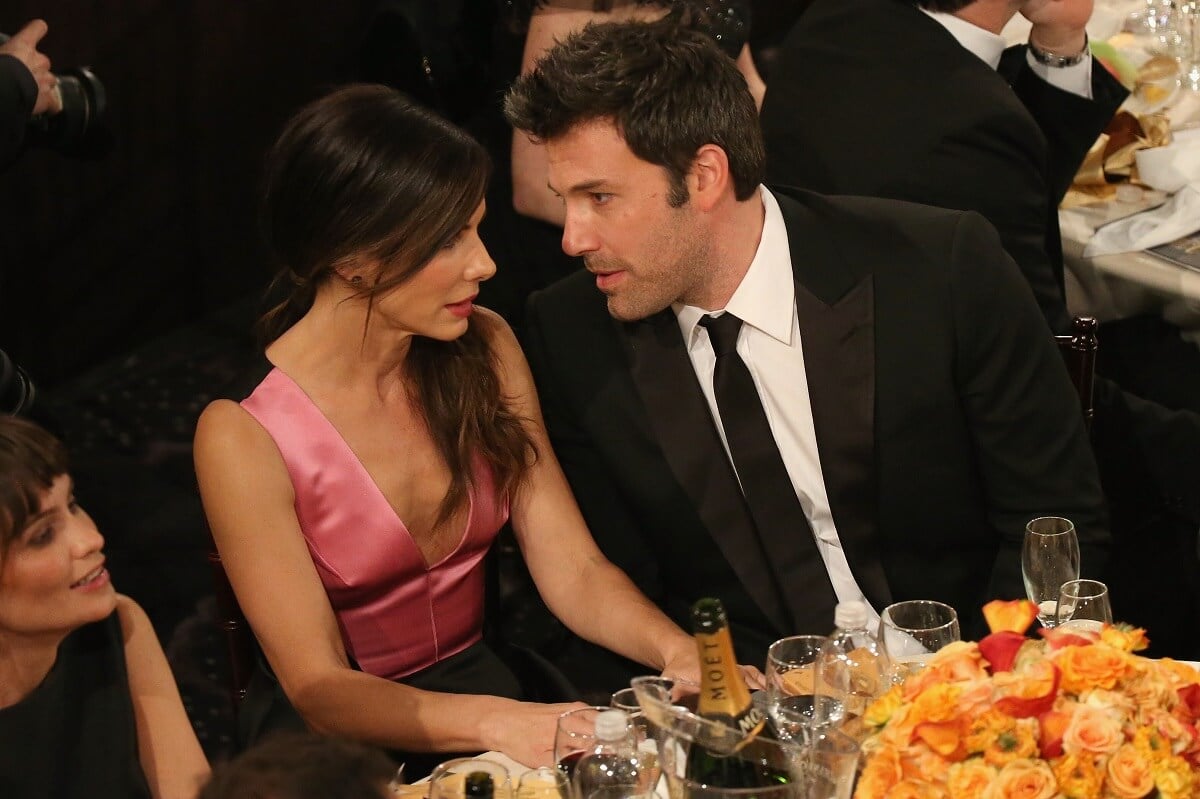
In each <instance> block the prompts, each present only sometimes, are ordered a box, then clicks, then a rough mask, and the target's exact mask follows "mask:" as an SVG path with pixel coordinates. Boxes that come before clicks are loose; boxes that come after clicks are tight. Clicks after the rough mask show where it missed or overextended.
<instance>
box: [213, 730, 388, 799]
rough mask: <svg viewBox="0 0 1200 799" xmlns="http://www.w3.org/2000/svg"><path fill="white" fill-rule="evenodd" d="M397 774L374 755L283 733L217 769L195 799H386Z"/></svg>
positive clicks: (314, 737)
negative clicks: (390, 784)
mask: <svg viewBox="0 0 1200 799" xmlns="http://www.w3.org/2000/svg"><path fill="white" fill-rule="evenodd" d="M395 772H396V765H395V764H394V763H393V762H392V761H391V759H390V758H389V757H387V755H385V754H383V753H382V752H381V751H379V750H378V749H372V748H370V747H368V746H364V745H363V744H358V743H353V742H350V741H341V740H338V739H336V738H323V737H321V736H318V735H315V734H311V733H281V734H279V735H275V736H272V737H271V738H268V739H267V740H266V741H264V742H263V743H261V744H258V745H257V746H255V747H253V748H251V749H248V750H246V751H245V752H243V753H242V754H240V755H238V756H237V757H236V758H234V759H233V760H231V761H230V762H228V763H226V764H224V765H222V766H217V768H216V769H215V770H214V771H213V775H212V779H211V780H209V782H208V784H207V785H205V786H204V788H203V790H201V791H200V795H199V796H198V797H197V799H384V797H386V796H387V795H388V783H389V781H390V780H391V778H392V776H393V775H394V774H395Z"/></svg>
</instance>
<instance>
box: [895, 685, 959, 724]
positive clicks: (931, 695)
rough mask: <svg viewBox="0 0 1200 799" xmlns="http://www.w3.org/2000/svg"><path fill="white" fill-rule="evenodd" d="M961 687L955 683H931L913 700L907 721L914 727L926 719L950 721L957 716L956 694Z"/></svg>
mask: <svg viewBox="0 0 1200 799" xmlns="http://www.w3.org/2000/svg"><path fill="white" fill-rule="evenodd" d="M961 691H962V689H961V688H960V687H959V686H957V685H952V684H949V683H942V684H940V685H931V686H930V687H928V688H926V689H925V690H924V691H922V692H921V693H920V694H919V695H918V696H917V698H916V699H915V700H913V705H912V710H911V711H910V712H909V714H908V721H909V722H910V723H911V724H912V725H913V726H914V727H915V726H917V725H918V724H921V723H922V722H926V721H932V722H943V721H952V720H954V719H955V718H956V717H957V716H958V706H957V705H958V695H959V693H961Z"/></svg>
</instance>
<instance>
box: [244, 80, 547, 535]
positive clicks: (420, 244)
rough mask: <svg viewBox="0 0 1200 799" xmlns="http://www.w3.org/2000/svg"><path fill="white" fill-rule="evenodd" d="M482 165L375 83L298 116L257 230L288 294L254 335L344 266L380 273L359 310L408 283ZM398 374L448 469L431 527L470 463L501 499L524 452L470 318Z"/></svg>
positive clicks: (278, 325) (411, 357) (269, 177)
mask: <svg viewBox="0 0 1200 799" xmlns="http://www.w3.org/2000/svg"><path fill="white" fill-rule="evenodd" d="M490 169H491V167H490V161H489V159H488V156H487V153H486V152H485V151H484V149H483V148H482V147H481V146H480V145H479V144H478V143H477V142H476V141H475V140H474V139H472V138H471V137H470V136H468V135H467V134H466V133H464V132H463V131H461V130H459V129H458V128H457V127H455V126H454V125H452V124H450V123H449V122H446V121H445V120H443V119H441V118H439V117H437V116H436V115H434V114H433V113H431V112H429V111H426V110H425V109H423V108H421V107H419V106H417V105H415V104H414V103H412V102H411V101H410V100H409V99H408V98H406V97H405V96H404V95H403V94H401V93H399V92H397V91H395V90H393V89H389V88H387V87H384V86H375V85H354V86H348V87H345V88H342V89H339V90H338V91H335V92H333V93H332V94H329V95H327V96H325V97H323V98H321V99H320V100H317V101H315V102H313V103H311V104H309V105H308V106H306V107H305V108H303V109H302V110H301V111H300V112H299V113H298V114H296V116H295V117H293V118H292V120H291V121H290V122H289V123H288V124H287V126H286V127H285V129H284V131H283V133H282V134H281V135H280V137H279V140H278V141H277V142H276V143H275V145H274V147H273V148H272V149H271V152H270V154H269V155H268V158H267V165H266V173H265V181H264V189H263V200H262V225H263V234H264V238H265V240H266V243H267V246H268V247H269V249H270V253H271V255H272V257H273V258H274V260H275V261H276V262H277V265H278V267H279V272H278V274H277V276H276V279H275V284H274V285H275V286H276V287H289V289H288V293H287V297H286V299H284V300H283V301H282V302H280V303H279V304H278V305H276V306H275V307H273V308H272V309H271V310H270V311H268V312H267V314H266V315H265V316H264V317H263V318H262V319H261V320H260V322H259V330H260V332H261V333H262V335H263V337H264V339H265V340H266V341H274V340H275V339H276V338H278V337H279V335H280V334H282V333H283V331H285V330H287V329H288V328H289V327H291V326H292V325H293V324H295V322H296V321H297V320H298V319H299V318H300V317H301V316H303V315H304V314H305V313H306V312H307V311H308V309H309V308H311V307H312V304H313V300H314V298H315V296H316V291H317V287H318V286H319V285H320V284H321V283H322V282H324V281H326V280H330V279H333V275H334V269H335V268H336V267H337V266H338V265H340V264H343V263H346V262H348V261H350V260H351V259H354V258H356V257H361V256H364V255H365V256H369V257H371V258H372V259H375V260H376V261H377V262H378V263H381V264H385V265H386V266H385V267H384V269H383V271H382V272H381V273H380V274H379V276H378V278H377V280H376V281H375V283H374V285H371V286H369V287H366V288H364V289H363V290H362V292H361V294H362V296H363V297H365V298H366V299H367V300H368V302H369V303H371V302H374V300H375V298H376V297H378V296H381V295H383V294H385V293H386V292H388V291H390V290H392V289H394V288H395V287H397V286H399V285H401V284H402V283H404V282H405V281H407V280H409V279H411V278H412V277H413V276H414V275H416V274H417V273H418V272H419V271H420V270H421V269H422V268H424V266H425V265H426V264H427V263H428V262H429V261H430V260H431V259H432V258H433V257H434V256H435V255H436V254H437V252H438V250H439V249H440V248H441V247H443V246H445V245H446V244H447V243H449V242H450V241H452V240H453V239H454V237H455V236H457V235H458V234H459V232H460V231H461V230H462V229H463V227H464V226H465V225H466V224H467V222H468V221H469V220H470V218H471V215H472V214H473V213H474V212H475V210H476V208H478V207H479V203H480V202H481V201H482V200H483V196H484V192H485V190H486V188H487V180H488V176H489V173H490ZM369 312H370V310H369V307H368V313H369ZM364 333H365V331H364ZM403 368H404V371H405V377H406V378H408V385H409V392H410V396H411V397H412V398H413V399H414V400H415V404H416V405H417V407H418V408H420V410H421V412H422V414H423V415H424V419H425V423H426V425H427V426H428V429H429V432H430V435H431V436H432V437H433V440H434V442H435V444H436V446H437V449H438V451H439V453H440V454H441V456H442V458H443V459H444V460H445V462H446V465H447V467H448V468H449V471H450V487H449V488H448V489H447V491H446V495H445V496H444V497H443V498H442V501H441V503H440V505H439V507H438V522H439V523H440V522H442V521H445V520H446V519H447V518H448V517H449V516H450V514H452V513H453V512H454V510H455V509H456V508H458V507H460V506H461V504H462V502H463V501H464V500H465V499H466V496H467V491H468V489H469V487H470V483H471V475H472V474H473V472H474V469H473V466H474V465H475V462H476V459H477V458H481V459H482V460H483V462H484V463H486V464H487V466H488V467H489V468H490V469H491V471H492V474H493V477H494V479H495V482H496V485H497V487H498V489H499V490H500V491H501V492H502V495H503V496H507V497H510V498H511V497H512V496H513V494H514V493H515V492H516V490H517V488H518V487H519V486H520V484H521V482H522V480H523V479H524V477H525V475H526V473H527V470H528V468H529V466H530V465H531V464H532V463H533V461H534V458H535V457H536V449H535V447H534V445H533V441H532V439H531V438H530V436H529V432H528V431H527V430H526V428H525V426H524V423H523V420H522V419H521V418H520V417H518V416H517V415H516V414H515V413H514V412H513V411H512V409H511V408H510V407H509V404H508V402H507V400H506V398H505V397H504V396H503V394H502V393H501V388H500V380H499V377H498V375H497V363H496V357H495V353H494V352H493V351H492V349H491V347H490V346H489V344H488V339H487V336H486V334H485V331H483V330H482V329H481V328H480V322H479V321H478V320H477V319H473V320H472V321H471V324H470V325H469V327H468V329H467V332H466V333H465V334H463V335H462V336H461V337H459V338H457V339H455V340H453V341H436V340H434V339H429V338H424V337H421V336H414V337H413V341H412V345H411V347H410V349H409V352H408V357H407V359H406V362H405V364H404V367H403Z"/></svg>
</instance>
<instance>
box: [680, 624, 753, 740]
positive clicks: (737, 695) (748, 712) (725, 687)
mask: <svg viewBox="0 0 1200 799" xmlns="http://www.w3.org/2000/svg"><path fill="white" fill-rule="evenodd" d="M722 632H723V633H724V634H721V633H718V634H715V635H706V634H704V633H697V634H696V642H697V643H698V644H699V647H700V668H701V674H700V700H699V705H698V707H697V710H698V712H699V713H700V715H701V716H704V717H705V718H709V719H713V720H714V721H720V722H722V723H724V724H727V725H728V726H730V727H733V728H734V729H735V730H737V731H738V732H739V733H741V735H742V740H741V741H740V742H739V743H738V744H737V746H736V747H734V749H733V751H735V752H736V751H737V750H738V749H741V748H742V747H743V746H745V745H746V744H747V743H749V742H750V741H752V740H753V739H754V737H755V736H757V735H758V734H759V732H761V731H762V728H763V725H764V724H765V722H766V719H764V718H763V715H762V712H761V711H759V709H758V708H757V707H755V706H754V702H753V701H752V699H751V698H750V691H749V689H747V688H746V683H745V681H743V680H742V676H741V674H739V673H738V671H737V661H736V659H735V658H734V655H733V646H732V643H731V642H730V639H729V634H728V632H727V631H722Z"/></svg>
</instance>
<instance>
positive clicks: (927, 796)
mask: <svg viewBox="0 0 1200 799" xmlns="http://www.w3.org/2000/svg"><path fill="white" fill-rule="evenodd" d="M887 799H946V792H945V791H944V790H943V789H942V788H941V786H939V785H934V784H933V783H931V782H925V780H901V781H900V782H898V783H896V784H895V785H893V786H892V789H891V790H890V791H888V792H887Z"/></svg>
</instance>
